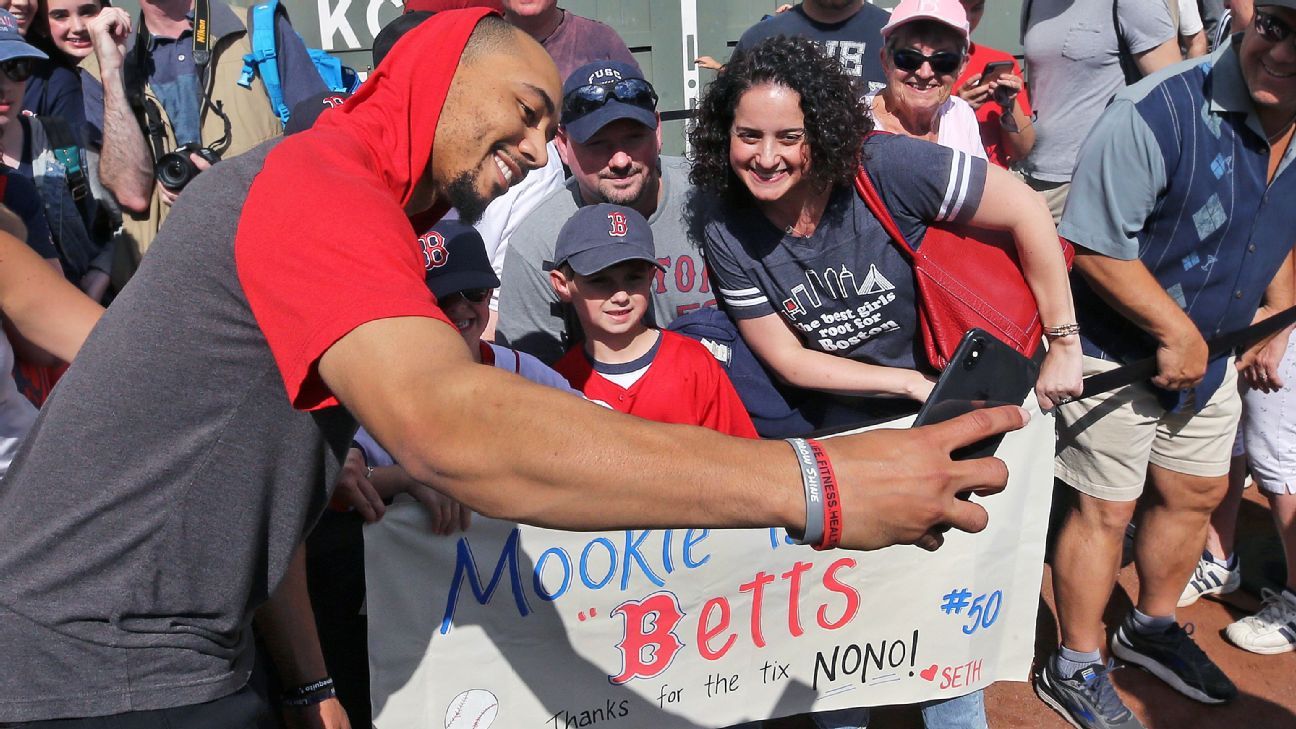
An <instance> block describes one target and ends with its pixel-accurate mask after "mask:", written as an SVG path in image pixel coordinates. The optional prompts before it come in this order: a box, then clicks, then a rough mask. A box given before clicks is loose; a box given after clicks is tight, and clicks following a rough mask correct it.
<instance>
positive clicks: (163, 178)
mask: <svg viewBox="0 0 1296 729" xmlns="http://www.w3.org/2000/svg"><path fill="white" fill-rule="evenodd" d="M191 152H192V153H193V154H196V155H198V156H199V157H202V158H203V159H205V160H207V161H208V162H211V163H212V164H216V163H217V162H220V154H219V153H217V152H216V151H214V150H212V149H211V148H210V147H204V146H202V145H200V144H196V143H193V142H191V143H189V144H186V145H184V146H182V147H179V148H177V149H176V150H175V151H174V152H167V153H166V154H164V155H162V157H161V158H160V159H158V161H157V164H155V165H154V166H153V175H154V176H155V177H157V181H158V182H159V183H161V185H162V187H165V188H166V189H168V190H170V191H172V192H180V191H181V190H183V189H184V187H185V185H188V184H189V182H190V181H191V180H193V178H195V177H197V176H198V172H199V170H198V166H197V165H195V164H194V163H193V160H191V159H189V154H190V153H191Z"/></svg>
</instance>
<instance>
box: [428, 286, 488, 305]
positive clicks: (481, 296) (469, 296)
mask: <svg viewBox="0 0 1296 729" xmlns="http://www.w3.org/2000/svg"><path fill="white" fill-rule="evenodd" d="M490 295H491V290H490V289H464V290H463V291H456V292H454V293H453V294H446V295H445V296H442V297H441V298H440V301H439V302H438V303H439V304H440V305H441V306H443V307H444V306H449V305H451V304H454V303H457V302H458V299H461V298H462V299H464V300H465V301H469V302H471V303H474V304H480V303H481V302H483V301H485V300H486V299H489V298H490Z"/></svg>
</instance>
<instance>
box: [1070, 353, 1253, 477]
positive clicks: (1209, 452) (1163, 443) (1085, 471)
mask: <svg viewBox="0 0 1296 729" xmlns="http://www.w3.org/2000/svg"><path fill="white" fill-rule="evenodd" d="M1118 366H1119V364H1118V363H1116V362H1108V361H1106V360H1100V359H1095V358H1093V357H1085V358H1084V374H1085V376H1086V377H1088V376H1089V375H1092V374H1095V373H1098V372H1104V371H1106V370H1111V369H1115V368H1116V367H1118ZM1226 367H1227V370H1226V372H1225V375H1224V382H1223V383H1221V384H1220V386H1219V389H1218V390H1216V391H1215V394H1214V395H1213V396H1211V399H1210V401H1209V402H1207V403H1206V407H1204V408H1202V409H1201V411H1200V412H1196V413H1194V412H1193V410H1192V407H1191V403H1189V404H1188V405H1185V407H1184V409H1183V411H1180V412H1169V411H1167V410H1166V409H1165V408H1164V407H1162V406H1161V403H1159V402H1158V401H1157V398H1156V394H1155V393H1154V391H1153V390H1152V388H1151V387H1150V386H1149V385H1147V384H1145V383H1140V384H1135V385H1128V386H1126V387H1122V388H1119V389H1117V390H1113V391H1111V392H1105V393H1102V394H1100V395H1095V396H1093V397H1091V398H1088V399H1086V400H1081V401H1079V402H1073V403H1069V404H1067V405H1062V406H1061V407H1059V408H1058V449H1057V459H1056V461H1055V465H1056V467H1057V477H1058V478H1060V479H1062V480H1063V481H1064V482H1066V483H1067V484H1068V485H1070V486H1071V487H1072V488H1074V489H1075V490H1077V491H1079V492H1080V493H1082V494H1088V495H1089V496H1093V497H1095V498H1099V499H1103V500H1106V501H1134V500H1135V499H1137V498H1138V497H1139V495H1140V494H1142V493H1143V484H1144V481H1145V480H1146V477H1147V467H1148V463H1149V462H1150V463H1155V464H1156V465H1158V466H1161V467H1162V468H1165V469H1168V470H1171V471H1175V472H1177V473H1183V474H1187V475H1190V476H1203V477H1207V478H1214V477H1219V476H1225V475H1227V474H1228V471H1229V457H1230V456H1231V455H1232V452H1233V437H1234V435H1235V434H1236V433H1237V426H1238V418H1239V416H1240V415H1241V413H1242V398H1241V397H1240V396H1239V395H1238V389H1237V371H1236V370H1235V369H1234V368H1233V360H1232V359H1230V360H1229V361H1228V364H1227V365H1226Z"/></svg>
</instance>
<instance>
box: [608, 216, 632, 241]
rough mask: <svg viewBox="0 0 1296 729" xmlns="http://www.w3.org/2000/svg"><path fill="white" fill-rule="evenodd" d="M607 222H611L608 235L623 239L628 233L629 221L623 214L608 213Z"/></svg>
mask: <svg viewBox="0 0 1296 729" xmlns="http://www.w3.org/2000/svg"><path fill="white" fill-rule="evenodd" d="M608 220H610V221H611V222H612V228H611V229H610V230H608V235H614V236H616V237H618V238H624V237H625V234H626V233H629V232H630V226H629V224H630V220H629V219H628V218H626V216H625V213H608Z"/></svg>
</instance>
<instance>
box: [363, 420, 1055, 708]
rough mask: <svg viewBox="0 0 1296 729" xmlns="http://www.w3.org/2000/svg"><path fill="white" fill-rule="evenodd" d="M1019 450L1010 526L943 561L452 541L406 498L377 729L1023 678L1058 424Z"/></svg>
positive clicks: (894, 555)
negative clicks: (435, 531) (436, 531)
mask: <svg viewBox="0 0 1296 729" xmlns="http://www.w3.org/2000/svg"><path fill="white" fill-rule="evenodd" d="M898 424H899V425H902V426H903V425H907V423H904V422H900V423H898ZM998 455H999V457H1001V458H1003V459H1004V460H1005V461H1006V462H1007V463H1008V465H1009V469H1010V472H1011V478H1010V482H1009V485H1008V488H1007V490H1006V491H1005V492H1004V493H1002V494H999V495H996V496H994V497H991V498H987V499H984V500H982V501H981V503H983V504H984V505H985V507H986V508H987V509H988V510H989V512H990V526H989V528H988V529H987V530H986V531H984V532H982V533H981V534H977V535H968V534H962V533H957V532H951V533H949V534H948V535H947V539H946V543H945V546H944V547H943V548H942V549H940V550H939V551H937V552H935V553H928V552H924V551H922V550H919V549H917V548H915V547H892V548H889V549H885V550H880V551H876V552H849V551H841V550H838V551H831V552H824V553H820V552H815V551H813V550H811V549H810V548H809V547H803V546H798V545H793V544H791V543H790V542H789V540H788V539H787V538H786V535H785V534H784V533H783V532H782V531H781V530H774V529H767V530H707V529H686V530H640V529H633V530H626V531H620V532H605V533H573V532H561V531H551V530H546V529H538V528H534V527H528V526H519V525H517V524H513V523H509V522H502V521H495V520H490V519H485V518H476V517H474V521H473V525H472V528H471V529H469V530H468V531H467V532H466V533H462V534H458V535H455V536H452V537H438V536H435V535H433V534H432V533H431V531H430V530H429V529H428V521H427V516H426V515H425V514H424V512H423V511H422V510H421V507H419V506H418V505H416V504H413V503H405V504H398V505H396V506H394V507H393V508H392V509H390V510H389V511H388V513H387V516H386V517H385V518H384V519H383V520H382V522H380V523H378V524H376V525H373V526H371V527H367V528H366V531H365V556H366V570H367V574H368V582H369V584H368V612H369V651H370V673H371V683H372V697H373V707H374V717H375V724H376V726H377V727H379V729H397V728H401V727H432V726H435V727H441V726H445V727H447V729H451V728H453V727H475V728H476V729H486V727H488V726H490V725H491V724H492V723H496V724H498V726H499V727H501V728H502V727H510V728H515V727H516V728H518V729H567V728H569V727H599V728H600V729H601V728H603V727H645V726H651V727H662V728H675V727H701V726H709V727H715V726H727V725H730V724H736V723H738V722H741V721H745V720H754V719H764V718H771V717H778V716H787V715H791V714H797V713H801V712H805V711H811V710H827V709H835V708H845V707H851V706H874V705H882V704H896V703H911V702H916V701H922V700H926V699H934V698H942V697H953V696H959V695H962V694H965V693H968V692H970V691H973V690H975V689H978V688H981V687H984V686H986V685H988V684H989V683H991V682H993V681H1001V680H1013V681H1020V680H1024V679H1025V678H1026V676H1027V674H1028V671H1029V668H1030V661H1031V654H1032V650H1033V643H1034V633H1035V613H1036V604H1037V598H1038V595H1039V586H1040V576H1041V570H1042V564H1043V551H1044V533H1045V529H1046V526H1047V519H1048V507H1049V499H1050V495H1051V490H1052V482H1053V459H1052V455H1053V422H1052V418H1050V417H1046V416H1040V415H1039V414H1038V413H1037V414H1036V415H1035V418H1034V420H1033V421H1032V423H1031V424H1030V425H1029V426H1028V427H1027V428H1026V429H1024V430H1022V431H1019V432H1016V433H1012V434H1010V435H1009V436H1008V437H1007V438H1005V440H1004V442H1003V445H1002V446H1001V447H1000V449H999V453H998ZM790 467H791V464H790V461H789V468H790ZM609 477H612V475H611V474H610V475H609ZM698 488H706V484H698Z"/></svg>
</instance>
